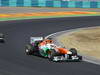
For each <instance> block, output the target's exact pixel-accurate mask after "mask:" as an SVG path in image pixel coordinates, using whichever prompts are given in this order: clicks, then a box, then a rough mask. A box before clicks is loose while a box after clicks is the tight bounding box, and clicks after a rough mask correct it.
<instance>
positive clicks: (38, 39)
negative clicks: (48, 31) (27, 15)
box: [30, 37, 43, 44]
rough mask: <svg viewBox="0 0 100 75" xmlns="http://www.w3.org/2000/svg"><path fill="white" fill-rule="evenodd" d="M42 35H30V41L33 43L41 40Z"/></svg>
mask: <svg viewBox="0 0 100 75" xmlns="http://www.w3.org/2000/svg"><path fill="white" fill-rule="evenodd" d="M42 40H43V37H30V43H31V44H32V43H34V42H35V41H42Z"/></svg>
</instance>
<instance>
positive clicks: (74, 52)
mask: <svg viewBox="0 0 100 75" xmlns="http://www.w3.org/2000/svg"><path fill="white" fill-rule="evenodd" d="M69 51H71V52H72V55H77V50H76V49H75V48H71V49H70V50H69Z"/></svg>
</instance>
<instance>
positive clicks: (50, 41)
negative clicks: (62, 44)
mask: <svg viewBox="0 0 100 75" xmlns="http://www.w3.org/2000/svg"><path fill="white" fill-rule="evenodd" d="M45 42H46V43H53V41H52V40H48V39H46V40H45Z"/></svg>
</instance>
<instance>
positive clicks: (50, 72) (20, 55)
mask: <svg viewBox="0 0 100 75" xmlns="http://www.w3.org/2000/svg"><path fill="white" fill-rule="evenodd" d="M92 26H100V16H99V17H95V16H94V17H76V18H75V17H74V18H72V17H70V18H68V17H67V18H53V19H40V20H39V19H36V20H35V19H33V20H32V19H31V20H22V21H5V22H0V32H2V33H4V34H6V36H5V37H6V39H5V40H6V42H5V43H4V44H0V75H100V66H99V65H95V64H92V63H88V62H62V63H54V62H50V61H48V59H44V58H40V57H36V56H27V55H25V52H24V50H25V45H26V44H27V43H28V42H29V38H30V36H46V35H48V34H51V33H54V32H57V31H62V30H68V29H74V28H82V27H92Z"/></svg>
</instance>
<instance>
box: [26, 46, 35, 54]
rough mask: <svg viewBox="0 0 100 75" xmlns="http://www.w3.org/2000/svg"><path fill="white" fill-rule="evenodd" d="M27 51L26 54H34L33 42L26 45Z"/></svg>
mask: <svg viewBox="0 0 100 75" xmlns="http://www.w3.org/2000/svg"><path fill="white" fill-rule="evenodd" d="M25 53H26V55H32V54H33V46H32V45H31V44H28V45H26V47H25Z"/></svg>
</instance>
